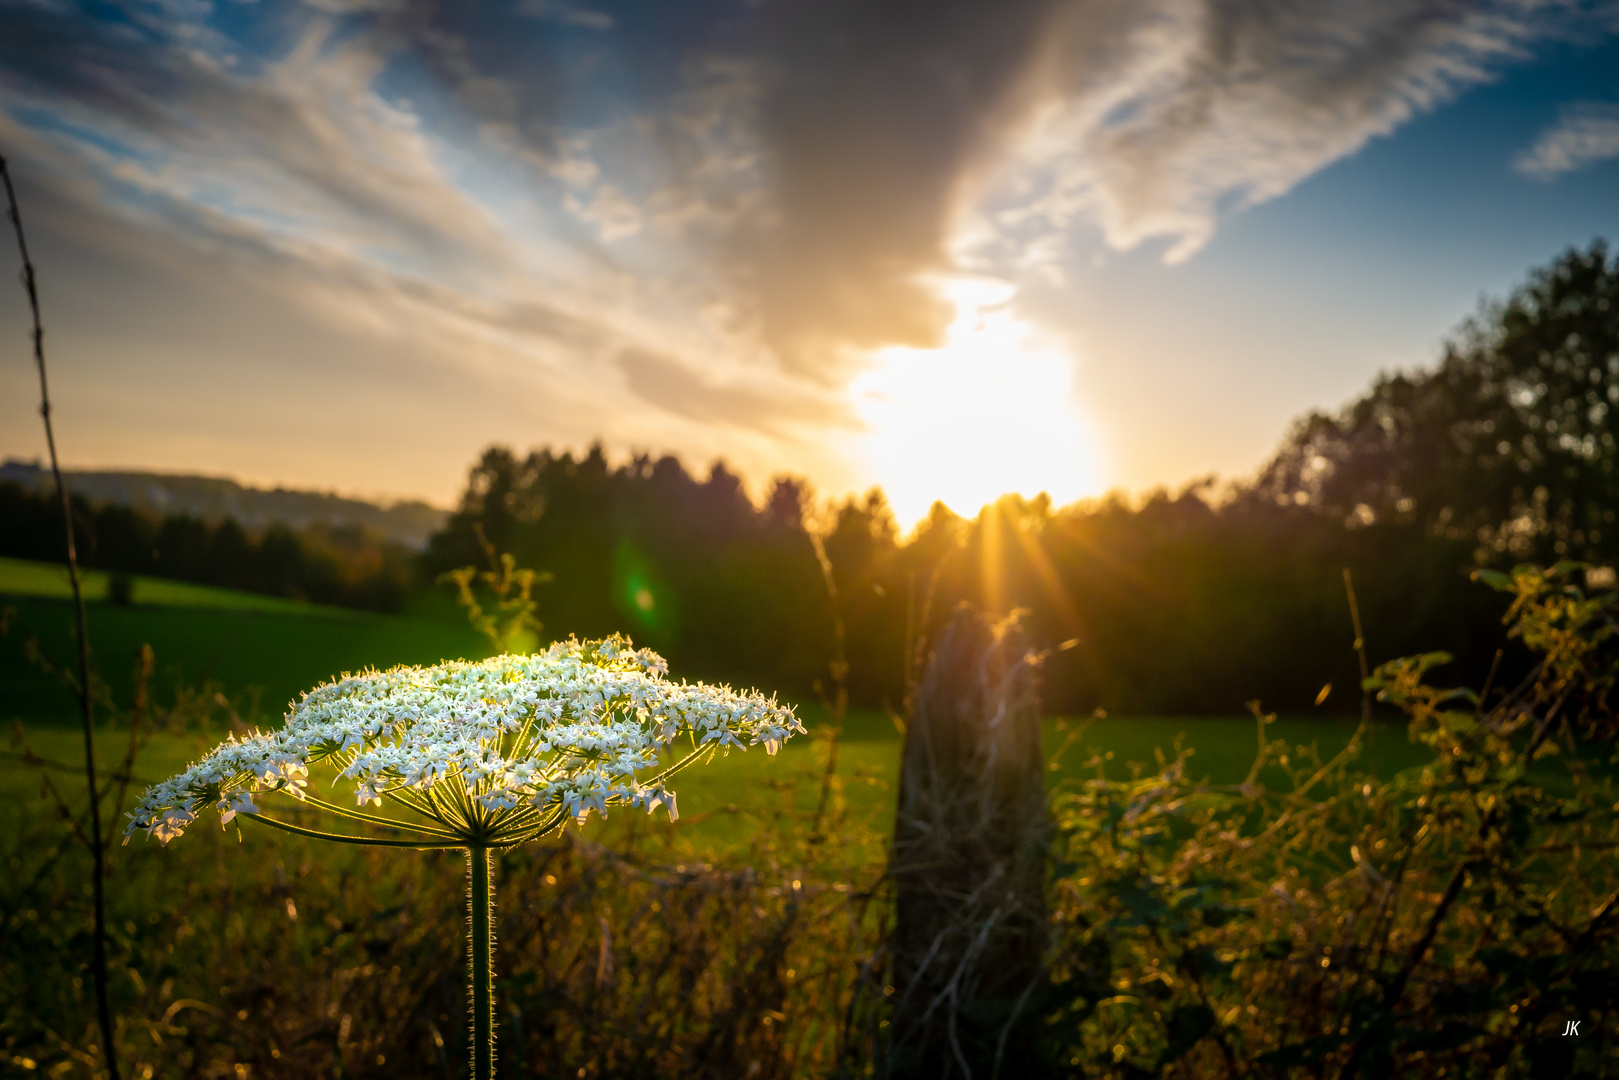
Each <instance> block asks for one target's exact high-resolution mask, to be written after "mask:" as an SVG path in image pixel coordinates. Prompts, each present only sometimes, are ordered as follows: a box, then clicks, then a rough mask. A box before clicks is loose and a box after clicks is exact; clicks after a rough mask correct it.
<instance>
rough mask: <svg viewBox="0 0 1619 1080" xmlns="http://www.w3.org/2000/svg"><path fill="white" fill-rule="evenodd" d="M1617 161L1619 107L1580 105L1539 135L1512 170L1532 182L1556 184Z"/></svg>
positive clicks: (1567, 110)
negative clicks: (1578, 172) (1581, 171)
mask: <svg viewBox="0 0 1619 1080" xmlns="http://www.w3.org/2000/svg"><path fill="white" fill-rule="evenodd" d="M1616 157H1619V105H1612V104H1608V105H1603V104H1595V103H1592V102H1580V103H1578V104H1576V105H1572V106H1570V107H1568V108H1567V109H1565V110H1564V111H1563V115H1562V116H1561V117H1560V118H1559V119H1558V121H1557V123H1556V124H1555V125H1554V126H1552V127H1550V128H1547V129H1546V130H1545V131H1543V132H1541V135H1540V138H1538V139H1536V140H1535V145H1534V146H1532V147H1530V148H1529V149H1528V150H1525V151H1524V152H1523V153H1522V154H1520V155H1518V158H1517V160H1516V161H1514V162H1513V168H1515V169H1517V170H1518V171H1519V172H1521V173H1523V174H1524V175H1525V176H1527V177H1530V178H1531V179H1534V180H1555V179H1557V178H1558V177H1559V176H1562V175H1563V174H1564V173H1568V172H1573V171H1574V170H1576V169H1581V168H1584V167H1585V166H1587V165H1590V164H1593V163H1595V162H1598V161H1607V160H1609V159H1610V158H1616Z"/></svg>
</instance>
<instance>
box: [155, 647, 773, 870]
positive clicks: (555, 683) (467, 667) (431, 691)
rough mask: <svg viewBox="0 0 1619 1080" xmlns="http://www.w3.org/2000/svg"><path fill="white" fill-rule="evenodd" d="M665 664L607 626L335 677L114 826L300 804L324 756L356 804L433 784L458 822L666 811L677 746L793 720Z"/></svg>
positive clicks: (719, 742) (754, 738) (161, 788)
mask: <svg viewBox="0 0 1619 1080" xmlns="http://www.w3.org/2000/svg"><path fill="white" fill-rule="evenodd" d="M667 671H668V665H667V664H666V663H665V662H664V660H663V658H662V657H660V656H658V655H657V654H655V653H653V652H651V651H650V650H647V649H640V650H637V649H634V648H633V647H632V646H631V645H630V642H629V641H628V640H627V639H626V638H624V637H622V636H618V635H615V636H613V637H611V638H607V639H605V640H602V641H585V642H580V641H576V640H573V639H569V640H568V641H565V642H558V643H557V644H555V645H552V646H551V647H550V648H549V649H548V650H547V651H545V652H543V653H537V654H535V655H532V656H509V655H508V656H497V657H494V658H492V659H489V660H484V661H480V662H477V663H469V662H466V661H451V662H446V663H442V664H435V665H433V666H431V667H404V666H401V667H396V668H391V669H389V670H387V671H381V672H378V671H368V672H364V673H362V674H359V675H352V676H345V677H344V678H342V679H339V680H337V681H335V682H331V683H327V684H325V685H323V686H320V687H317V688H316V689H314V690H312V691H310V692H309V693H308V694H305V695H304V698H303V700H302V701H300V702H298V703H297V704H296V705H295V706H294V707H293V709H292V711H291V712H289V713H288V714H287V718H286V724H285V725H284V726H283V727H282V728H280V729H279V730H277V731H274V732H270V733H258V732H255V733H253V734H252V735H250V736H248V737H247V738H244V739H240V740H238V739H236V738H235V737H234V736H233V737H232V738H231V739H230V740H229V741H227V742H225V743H223V744H222V745H220V746H219V747H218V748H216V749H215V750H214V751H213V752H212V753H211V754H209V755H208V756H207V757H205V758H203V759H202V760H201V761H199V762H197V763H196V764H194V765H192V766H191V767H190V768H188V769H187V770H186V771H185V772H183V773H181V774H180V775H179V776H176V777H173V778H172V779H169V780H166V781H164V782H163V783H161V784H157V785H154V786H153V787H152V788H150V789H149V790H148V791H147V792H146V793H145V795H144V796H143V797H142V799H141V801H140V803H139V805H137V806H136V808H135V810H134V812H133V813H132V814H131V815H130V823H129V827H128V829H127V831H126V832H127V833H133V832H134V831H135V830H136V829H144V830H146V832H147V835H148V836H155V837H157V838H158V839H159V840H161V841H163V842H164V843H167V842H168V841H169V840H171V839H173V838H174V837H176V836H179V835H180V834H181V833H182V832H184V831H185V828H186V827H187V826H188V825H190V824H191V823H192V822H193V821H194V820H196V817H197V814H198V813H199V812H200V811H201V810H203V809H204V808H206V807H207V806H208V805H209V804H214V805H216V806H217V807H218V808H219V809H220V810H221V811H222V815H221V820H222V822H228V821H229V820H230V819H231V818H232V817H234V816H235V815H236V813H237V812H238V811H241V812H244V813H257V812H258V808H257V806H256V805H255V803H254V801H253V800H254V798H255V796H258V795H261V794H265V793H268V792H275V791H281V792H285V793H287V794H289V795H292V796H294V797H295V798H299V799H303V798H305V795H306V792H305V787H306V782H305V780H304V777H305V776H307V775H308V772H309V768H308V767H309V765H310V764H311V763H314V762H318V761H327V760H329V761H332V762H333V763H334V764H335V765H337V766H338V768H339V775H340V776H341V777H346V778H348V779H351V780H353V781H354V782H355V791H356V796H357V803H358V804H359V805H360V806H364V805H365V804H366V803H377V804H380V803H381V802H382V799H383V796H384V795H386V794H389V793H392V792H400V793H401V794H402V796H403V797H406V798H408V797H410V796H411V795H418V796H424V795H425V796H429V801H431V800H432V799H433V798H434V797H433V796H431V794H430V793H432V792H433V790H434V789H435V786H436V785H445V788H444V792H445V793H446V798H444V799H443V800H437V801H432V805H435V806H445V807H453V806H461V807H464V808H465V811H464V812H463V813H462V814H461V815H460V820H459V821H458V822H456V824H457V825H461V826H465V827H467V828H471V827H473V825H474V824H477V825H479V826H481V827H483V828H485V829H486V830H487V829H489V828H493V827H495V826H496V825H498V822H499V819H500V818H501V816H502V815H507V816H511V817H513V818H514V820H516V819H519V818H521V815H524V814H526V815H528V817H527V819H524V820H532V819H533V818H534V816H535V810H537V811H539V812H542V813H544V812H552V813H553V814H554V813H555V812H557V811H561V812H565V813H566V814H567V815H568V816H571V817H575V818H580V819H583V818H584V817H585V816H586V815H588V814H589V812H590V811H591V810H596V811H598V812H602V813H605V811H606V808H607V807H608V806H609V805H615V804H627V805H631V806H640V807H645V808H646V810H647V811H648V812H649V813H650V812H651V811H652V810H653V808H654V807H656V806H659V805H663V806H665V807H667V808H668V811H669V816H670V817H671V818H674V817H675V816H676V810H675V795H674V792H672V791H669V790H668V789H667V788H666V787H665V786H664V784H663V783H662V776H663V775H665V774H666V772H667V769H666V770H665V773H657V770H658V768H659V765H660V762H663V763H664V764H665V765H667V759H665V758H662V757H661V756H660V755H662V754H663V752H664V751H665V750H668V749H670V748H672V747H674V745H675V743H676V741H677V740H688V739H689V740H690V746H691V747H692V748H693V749H694V750H697V751H702V750H704V749H705V748H712V749H713V750H716V751H719V752H728V751H729V748H730V747H733V746H736V747H742V748H744V749H745V748H747V747H748V746H753V745H762V746H764V748H765V750H766V751H767V752H769V753H772V754H774V753H775V752H776V750H777V748H778V747H780V745H781V744H782V742H783V741H784V740H786V739H788V738H790V737H791V736H793V735H795V734H800V733H802V732H803V730H804V727H803V725H802V724H801V723H800V722H799V720H798V718H797V717H796V716H794V715H793V711H792V709H791V708H790V707H786V706H781V705H778V704H777V703H776V701H775V699H774V698H769V699H766V698H764V697H763V696H761V695H759V694H756V693H748V694H740V693H736V692H735V691H732V690H730V689H728V688H725V687H716V686H708V685H705V684H702V683H683V682H682V683H673V682H669V681H666V680H665V678H664V675H665V673H666V672H667ZM643 773H655V774H656V775H654V776H651V777H647V778H638V775H637V774H643ZM421 803H422V800H418V805H420V804H421ZM530 808H533V809H532V810H531V809H530ZM474 819H477V820H476V821H474ZM440 820H443V819H442V818H441V819H440ZM446 824H450V823H449V822H446ZM126 842H127V839H126Z"/></svg>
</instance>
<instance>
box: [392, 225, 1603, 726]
mask: <svg viewBox="0 0 1619 1080" xmlns="http://www.w3.org/2000/svg"><path fill="white" fill-rule="evenodd" d="M1616 405H1619V261H1616V260H1614V259H1612V258H1611V257H1610V256H1609V254H1608V249H1607V246H1606V245H1605V244H1604V243H1603V242H1602V241H1600V240H1599V241H1596V242H1594V243H1593V244H1592V245H1591V246H1590V247H1589V248H1588V249H1586V250H1583V251H1581V250H1570V251H1568V252H1566V253H1565V254H1563V255H1562V256H1560V257H1559V258H1557V259H1556V260H1554V261H1553V262H1551V263H1550V264H1548V265H1546V266H1544V267H1541V268H1539V269H1536V270H1534V271H1533V272H1532V273H1531V274H1530V275H1529V277H1528V279H1527V280H1526V282H1525V283H1524V284H1523V285H1521V286H1520V287H1519V288H1518V289H1516V290H1515V291H1514V292H1513V293H1512V295H1511V296H1510V297H1508V298H1507V299H1506V300H1505V301H1503V302H1500V303H1496V304H1492V305H1486V306H1485V308H1484V309H1483V310H1482V311H1481V312H1480V313H1479V314H1478V315H1477V316H1475V317H1474V318H1473V319H1471V320H1469V321H1468V322H1466V323H1464V324H1463V326H1462V327H1461V328H1460V329H1459V330H1458V331H1457V333H1456V334H1455V335H1453V337H1452V339H1451V341H1450V342H1449V343H1448V344H1447V345H1446V347H1445V350H1444V353H1443V356H1442V358H1441V360H1440V362H1439V363H1438V365H1436V366H1435V367H1434V368H1432V369H1428V370H1419V371H1413V372H1398V373H1391V374H1387V375H1384V376H1381V377H1380V378H1379V379H1377V380H1376V381H1375V383H1374V384H1373V386H1372V387H1371V388H1370V389H1369V391H1368V392H1367V393H1366V394H1365V395H1364V396H1363V397H1362V398H1360V399H1359V400H1357V401H1355V402H1353V403H1351V404H1350V405H1348V406H1347V407H1346V408H1344V409H1343V410H1342V411H1341V412H1339V413H1336V414H1329V413H1319V412H1318V413H1312V414H1310V415H1309V416H1307V417H1305V418H1303V419H1301V420H1300V421H1299V422H1298V424H1296V425H1295V427H1294V428H1293V430H1292V431H1291V432H1290V433H1289V434H1288V436H1287V437H1286V438H1285V439H1284V441H1283V443H1282V445H1281V447H1280V448H1279V450H1278V451H1277V453H1276V455H1275V456H1274V458H1273V459H1272V460H1271V461H1270V462H1269V463H1268V464H1267V466H1266V467H1265V468H1264V469H1262V470H1261V472H1260V473H1259V475H1258V476H1257V478H1256V479H1254V480H1253V481H1251V482H1248V483H1244V484H1237V485H1233V486H1232V487H1231V488H1229V489H1228V490H1226V491H1223V492H1220V493H1216V492H1214V491H1213V490H1212V487H1211V485H1206V484H1205V485H1193V486H1192V487H1189V488H1187V489H1185V490H1183V491H1180V492H1178V493H1170V492H1165V491H1159V492H1155V493H1152V494H1150V495H1148V496H1147V497H1145V498H1143V499H1138V500H1131V499H1127V498H1125V497H1123V496H1119V495H1113V496H1109V497H1107V498H1105V499H1102V500H1097V501H1090V502H1085V503H1080V504H1076V505H1073V506H1067V507H1062V508H1053V507H1052V506H1051V505H1050V502H1049V500H1048V499H1046V498H1044V497H1041V498H1037V499H1032V500H1030V499H1023V498H1019V497H1016V496H1008V497H1005V498H1003V499H1001V500H999V501H998V502H997V503H995V504H994V505H993V506H990V507H987V508H985V510H984V511H983V512H982V513H980V514H979V515H978V517H977V518H975V519H972V520H965V519H962V518H960V517H958V516H956V515H955V514H953V513H951V512H950V511H949V510H948V509H946V508H945V507H944V506H942V505H936V506H935V507H934V509H933V511H932V513H931V514H930V516H929V517H928V518H927V519H926V520H925V521H924V522H923V523H922V524H921V525H920V526H919V527H918V529H917V530H916V531H915V533H914V534H913V535H912V536H910V537H909V538H903V539H902V538H901V537H900V535H899V529H898V528H897V526H896V523H895V521H894V518H893V515H892V514H891V513H890V511H889V509H888V506H887V504H886V502H885V500H884V499H883V496H882V493H881V492H880V491H877V490H873V491H872V492H870V493H868V494H866V495H864V496H861V497H858V498H853V499H848V500H845V501H844V502H843V503H841V504H840V505H837V506H835V507H833V508H831V509H830V510H829V511H820V512H817V511H816V507H815V500H814V498H813V495H812V493H811V492H810V490H809V487H808V485H807V484H806V483H805V482H804V481H802V480H799V479H794V478H791V477H780V478H777V479H776V480H775V481H774V483H773V486H772V487H771V488H770V490H769V492H768V494H767V496H766V497H765V499H764V501H763V503H762V504H761V505H758V506H755V505H753V504H752V503H750V502H749V500H748V499H747V497H746V496H745V494H744V493H743V491H742V488H741V484H740V482H739V481H738V480H737V478H736V477H735V476H734V475H732V474H731V473H730V472H728V471H727V470H726V469H725V468H724V466H723V465H716V466H715V467H714V468H713V470H712V472H711V473H710V474H709V476H708V477H707V478H706V479H701V480H700V479H698V478H696V477H693V476H692V475H690V474H689V473H688V472H687V470H686V469H685V468H684V466H682V465H681V463H680V462H679V461H677V460H676V459H674V458H672V457H664V458H661V459H657V460H653V459H652V458H650V457H647V456H639V457H635V458H633V459H632V460H630V461H628V462H624V463H622V464H619V465H616V466H615V465H613V464H611V463H609V462H608V460H607V459H606V457H605V456H604V455H603V453H602V451H601V449H600V448H599V447H597V448H593V449H591V450H590V451H589V452H588V453H586V454H584V455H582V456H579V457H575V456H573V455H571V454H569V453H555V452H553V451H551V450H547V449H541V450H537V451H535V452H533V453H531V454H529V455H527V456H526V457H519V456H518V455H516V454H514V453H513V452H512V451H511V450H509V449H506V448H502V447H493V448H491V449H489V450H488V451H486V452H485V454H484V455H483V457H482V458H481V459H480V460H479V461H478V462H477V464H476V465H475V466H474V467H473V469H472V473H471V477H470V480H469V484H468V487H467V490H466V493H465V495H464V497H463V498H462V501H461V505H460V508H459V509H458V511H457V513H456V514H455V515H453V516H452V517H451V519H450V521H449V522H448V524H447V525H446V527H445V529H444V531H443V532H441V533H439V534H438V535H437V536H435V537H434V539H433V541H432V542H431V544H430V546H429V549H428V551H427V553H426V555H425V556H424V560H423V565H424V568H425V569H426V570H428V571H429V572H430V573H436V572H441V571H443V570H447V569H450V568H452V567H455V566H458V565H463V564H467V563H472V562H476V561H479V560H481V559H482V558H484V557H485V556H484V552H485V551H486V549H487V548H489V547H491V546H492V547H493V548H494V549H499V550H503V551H511V552H512V553H513V554H514V555H516V557H517V559H518V561H519V562H520V563H521V564H523V565H527V566H531V567H534V568H535V569H538V570H542V571H549V572H551V573H552V574H554V575H555V580H554V581H552V582H551V583H550V584H548V585H544V586H541V587H540V588H539V590H538V592H537V594H536V595H537V597H538V599H539V609H540V613H541V616H542V618H544V619H545V621H546V622H547V623H548V632H549V633H551V634H557V635H565V634H568V633H578V634H581V635H595V634H600V633H606V632H609V631H614V630H620V631H624V632H627V633H630V634H631V635H632V636H634V637H636V638H638V639H640V640H642V641H645V642H647V643H649V644H651V645H653V646H655V647H656V648H659V649H660V650H662V651H664V652H665V653H667V654H668V655H669V656H670V658H671V659H672V660H675V661H677V662H678V664H679V666H680V668H681V669H682V670H687V671H696V672H700V673H702V674H704V675H706V676H710V677H714V678H724V679H727V680H734V681H743V682H753V683H758V684H761V685H767V686H773V687H780V688H782V689H784V690H786V691H788V692H791V693H795V694H800V695H808V694H811V693H816V692H819V693H823V694H829V693H830V692H831V688H830V677H831V672H830V668H829V664H828V659H829V657H830V656H831V655H832V652H833V644H832V642H833V637H834V619H836V620H838V621H841V623H842V625H843V628H844V633H845V638H846V642H847V656H848V670H847V673H846V679H847V684H848V689H849V692H850V694H851V697H852V699H853V700H854V701H856V702H859V703H863V704H867V705H882V704H887V705H889V706H890V707H893V708H895V709H896V710H901V709H902V707H903V703H904V701H905V699H906V696H907V694H908V691H909V688H910V683H911V682H913V681H914V678H915V675H916V671H917V669H918V666H919V664H920V662H921V660H922V656H921V650H922V648H924V646H925V643H926V641H927V640H928V638H929V636H930V635H931V634H932V633H933V632H934V631H936V630H937V629H938V627H939V626H940V625H941V624H942V622H943V621H944V620H945V619H946V618H948V617H949V615H950V613H951V611H952V610H953V609H954V608H955V606H956V605H957V604H959V603H961V602H963V601H970V602H972V603H975V604H978V605H980V606H982V607H984V608H985V609H987V610H989V611H992V612H1001V613H1005V612H1010V611H1011V610H1013V609H1015V608H1022V609H1024V610H1025V611H1026V612H1027V614H1026V621H1027V623H1028V628H1029V632H1030V633H1031V634H1032V636H1033V638H1034V639H1035V640H1036V641H1041V642H1044V643H1045V644H1046V645H1047V647H1048V648H1050V649H1051V650H1052V651H1051V655H1050V656H1049V658H1048V660H1047V662H1046V672H1045V696H1046V700H1047V703H1048V706H1049V707H1050V708H1052V709H1055V710H1059V711H1064V712H1078V711H1090V710H1093V709H1104V710H1111V711H1122V712H1135V713H1142V712H1150V713H1179V712H1186V713H1206V712H1229V711H1232V710H1233V709H1237V708H1240V707H1241V705H1242V704H1243V702H1245V701H1247V700H1249V699H1251V698H1262V699H1263V700H1264V701H1265V702H1266V703H1267V705H1268V706H1271V707H1276V708H1282V709H1288V710H1300V709H1307V708H1313V707H1317V706H1318V705H1320V706H1322V707H1327V708H1332V707H1343V708H1349V707H1358V690H1357V684H1358V681H1359V667H1358V663H1357V661H1356V659H1355V657H1354V650H1353V645H1354V637H1355V635H1354V631H1353V628H1352V623H1351V617H1350V610H1349V598H1348V588H1347V587H1346V584H1347V583H1346V578H1345V571H1346V570H1347V571H1348V580H1349V582H1352V583H1353V588H1354V591H1355V593H1356V596H1357V599H1358V601H1359V606H1360V609H1361V615H1362V621H1363V625H1364V626H1365V628H1366V635H1367V646H1368V649H1369V650H1370V652H1371V654H1372V659H1373V661H1374V662H1377V661H1379V660H1382V659H1388V658H1391V657H1395V656H1402V655H1408V654H1411V653H1416V652H1425V651H1428V650H1433V649H1446V650H1449V651H1450V652H1452V653H1453V654H1454V655H1455V657H1456V661H1455V664H1454V665H1453V667H1452V669H1451V671H1450V675H1451V676H1453V677H1454V678H1455V679H1456V680H1457V681H1468V682H1472V683H1474V684H1478V683H1481V682H1482V681H1483V680H1484V678H1485V677H1486V676H1487V675H1488V673H1489V669H1490V668H1491V667H1492V666H1493V665H1496V664H1498V663H1499V665H1500V668H1499V671H1498V673H1497V674H1498V677H1510V676H1511V675H1512V674H1513V673H1514V672H1515V671H1516V670H1517V669H1518V668H1519V666H1520V665H1521V664H1522V662H1523V660H1522V654H1521V653H1515V652H1513V651H1512V650H1511V649H1509V650H1508V651H1507V652H1506V653H1505V654H1504V655H1503V656H1502V657H1501V658H1500V660H1499V661H1498V660H1497V657H1496V651H1495V646H1494V643H1495V642H1496V640H1497V639H1498V635H1499V625H1500V619H1501V617H1502V616H1503V615H1504V613H1505V603H1504V602H1503V601H1502V600H1501V599H1500V597H1499V595H1498V594H1494V593H1491V592H1490V591H1489V590H1486V589H1483V588H1480V587H1479V586H1478V585H1476V584H1475V583H1474V582H1473V581H1472V580H1471V576H1472V572H1473V571H1474V570H1476V569H1479V568H1484V567H1492V566H1494V567H1501V566H1506V565H1510V564H1512V563H1514V562H1517V561H1540V562H1544V563H1551V562H1556V561H1558V560H1560V559H1564V558H1579V559H1585V560H1591V561H1594V562H1596V563H1599V564H1611V563H1612V562H1614V561H1615V560H1616V559H1619V528H1615V527H1614V525H1613V519H1614V513H1615V511H1616V509H1619V474H1616V470H1615V467H1614V466H1615V460H1616V458H1619V443H1616V439H1615V436H1616V434H1619V414H1616V412H1615V406H1616ZM812 534H813V535H812ZM817 539H818V540H820V541H821V543H822V545H823V547H824V552H825V555H826V557H827V560H828V562H829V563H830V567H831V570H832V574H831V578H832V590H831V592H829V590H828V588H827V585H826V583H825V582H824V581H823V580H822V576H821V574H820V567H819V564H818V559H817V553H816V548H815V540H817ZM833 592H835V600H834V597H833V595H832V593H833ZM1329 687H1330V688H1331V689H1328V688H1329ZM1323 693H1325V694H1326V698H1325V699H1323V698H1322V694H1323Z"/></svg>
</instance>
